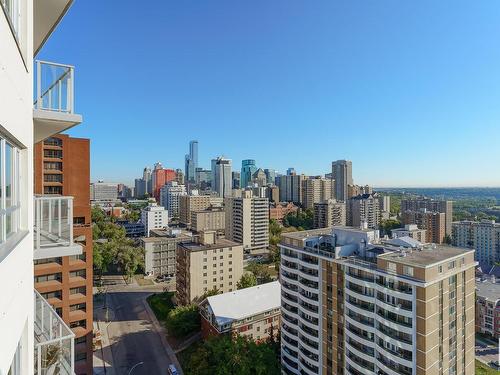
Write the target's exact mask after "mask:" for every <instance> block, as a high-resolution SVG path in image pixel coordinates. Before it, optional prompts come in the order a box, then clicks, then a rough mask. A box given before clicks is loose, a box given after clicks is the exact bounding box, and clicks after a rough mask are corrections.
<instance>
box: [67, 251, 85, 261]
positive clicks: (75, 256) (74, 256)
mask: <svg viewBox="0 0 500 375" xmlns="http://www.w3.org/2000/svg"><path fill="white" fill-rule="evenodd" d="M85 259H86V256H85V253H81V254H78V255H70V256H69V260H83V261H84V262H85Z"/></svg>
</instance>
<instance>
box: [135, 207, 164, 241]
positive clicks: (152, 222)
mask: <svg viewBox="0 0 500 375" xmlns="http://www.w3.org/2000/svg"><path fill="white" fill-rule="evenodd" d="M141 224H143V225H144V233H145V234H146V237H149V232H150V231H151V229H163V228H165V227H167V226H168V212H167V210H166V209H165V208H164V207H162V206H159V205H158V204H156V203H149V205H148V206H147V207H145V208H143V209H142V210H141Z"/></svg>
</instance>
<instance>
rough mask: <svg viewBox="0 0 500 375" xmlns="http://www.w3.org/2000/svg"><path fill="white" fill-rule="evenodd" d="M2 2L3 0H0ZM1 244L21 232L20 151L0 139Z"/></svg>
mask: <svg viewBox="0 0 500 375" xmlns="http://www.w3.org/2000/svg"><path fill="white" fill-rule="evenodd" d="M0 1H1V0H0ZM0 176H1V177H0V227H1V231H0V232H1V233H0V242H5V241H6V240H7V239H8V238H9V237H10V236H12V235H13V234H14V233H16V232H17V231H18V230H19V226H20V206H21V205H20V202H19V197H20V191H19V187H20V186H19V185H20V184H19V179H20V177H19V150H18V149H17V148H16V147H14V146H13V145H11V144H10V143H9V142H7V141H6V140H5V139H0Z"/></svg>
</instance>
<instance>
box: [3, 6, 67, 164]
mask: <svg viewBox="0 0 500 375" xmlns="http://www.w3.org/2000/svg"><path fill="white" fill-rule="evenodd" d="M0 1H1V0H0ZM43 169H45V170H47V171H62V163H61V162H60V161H45V162H44V163H43Z"/></svg>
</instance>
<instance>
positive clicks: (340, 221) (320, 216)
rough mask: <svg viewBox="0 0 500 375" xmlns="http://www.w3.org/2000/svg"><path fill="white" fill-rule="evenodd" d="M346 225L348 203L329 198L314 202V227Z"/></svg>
mask: <svg viewBox="0 0 500 375" xmlns="http://www.w3.org/2000/svg"><path fill="white" fill-rule="evenodd" d="M345 225H346V204H345V203H344V202H337V201H336V200H335V199H329V200H327V201H324V202H321V203H315V204H314V228H329V227H333V226H345Z"/></svg>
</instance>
